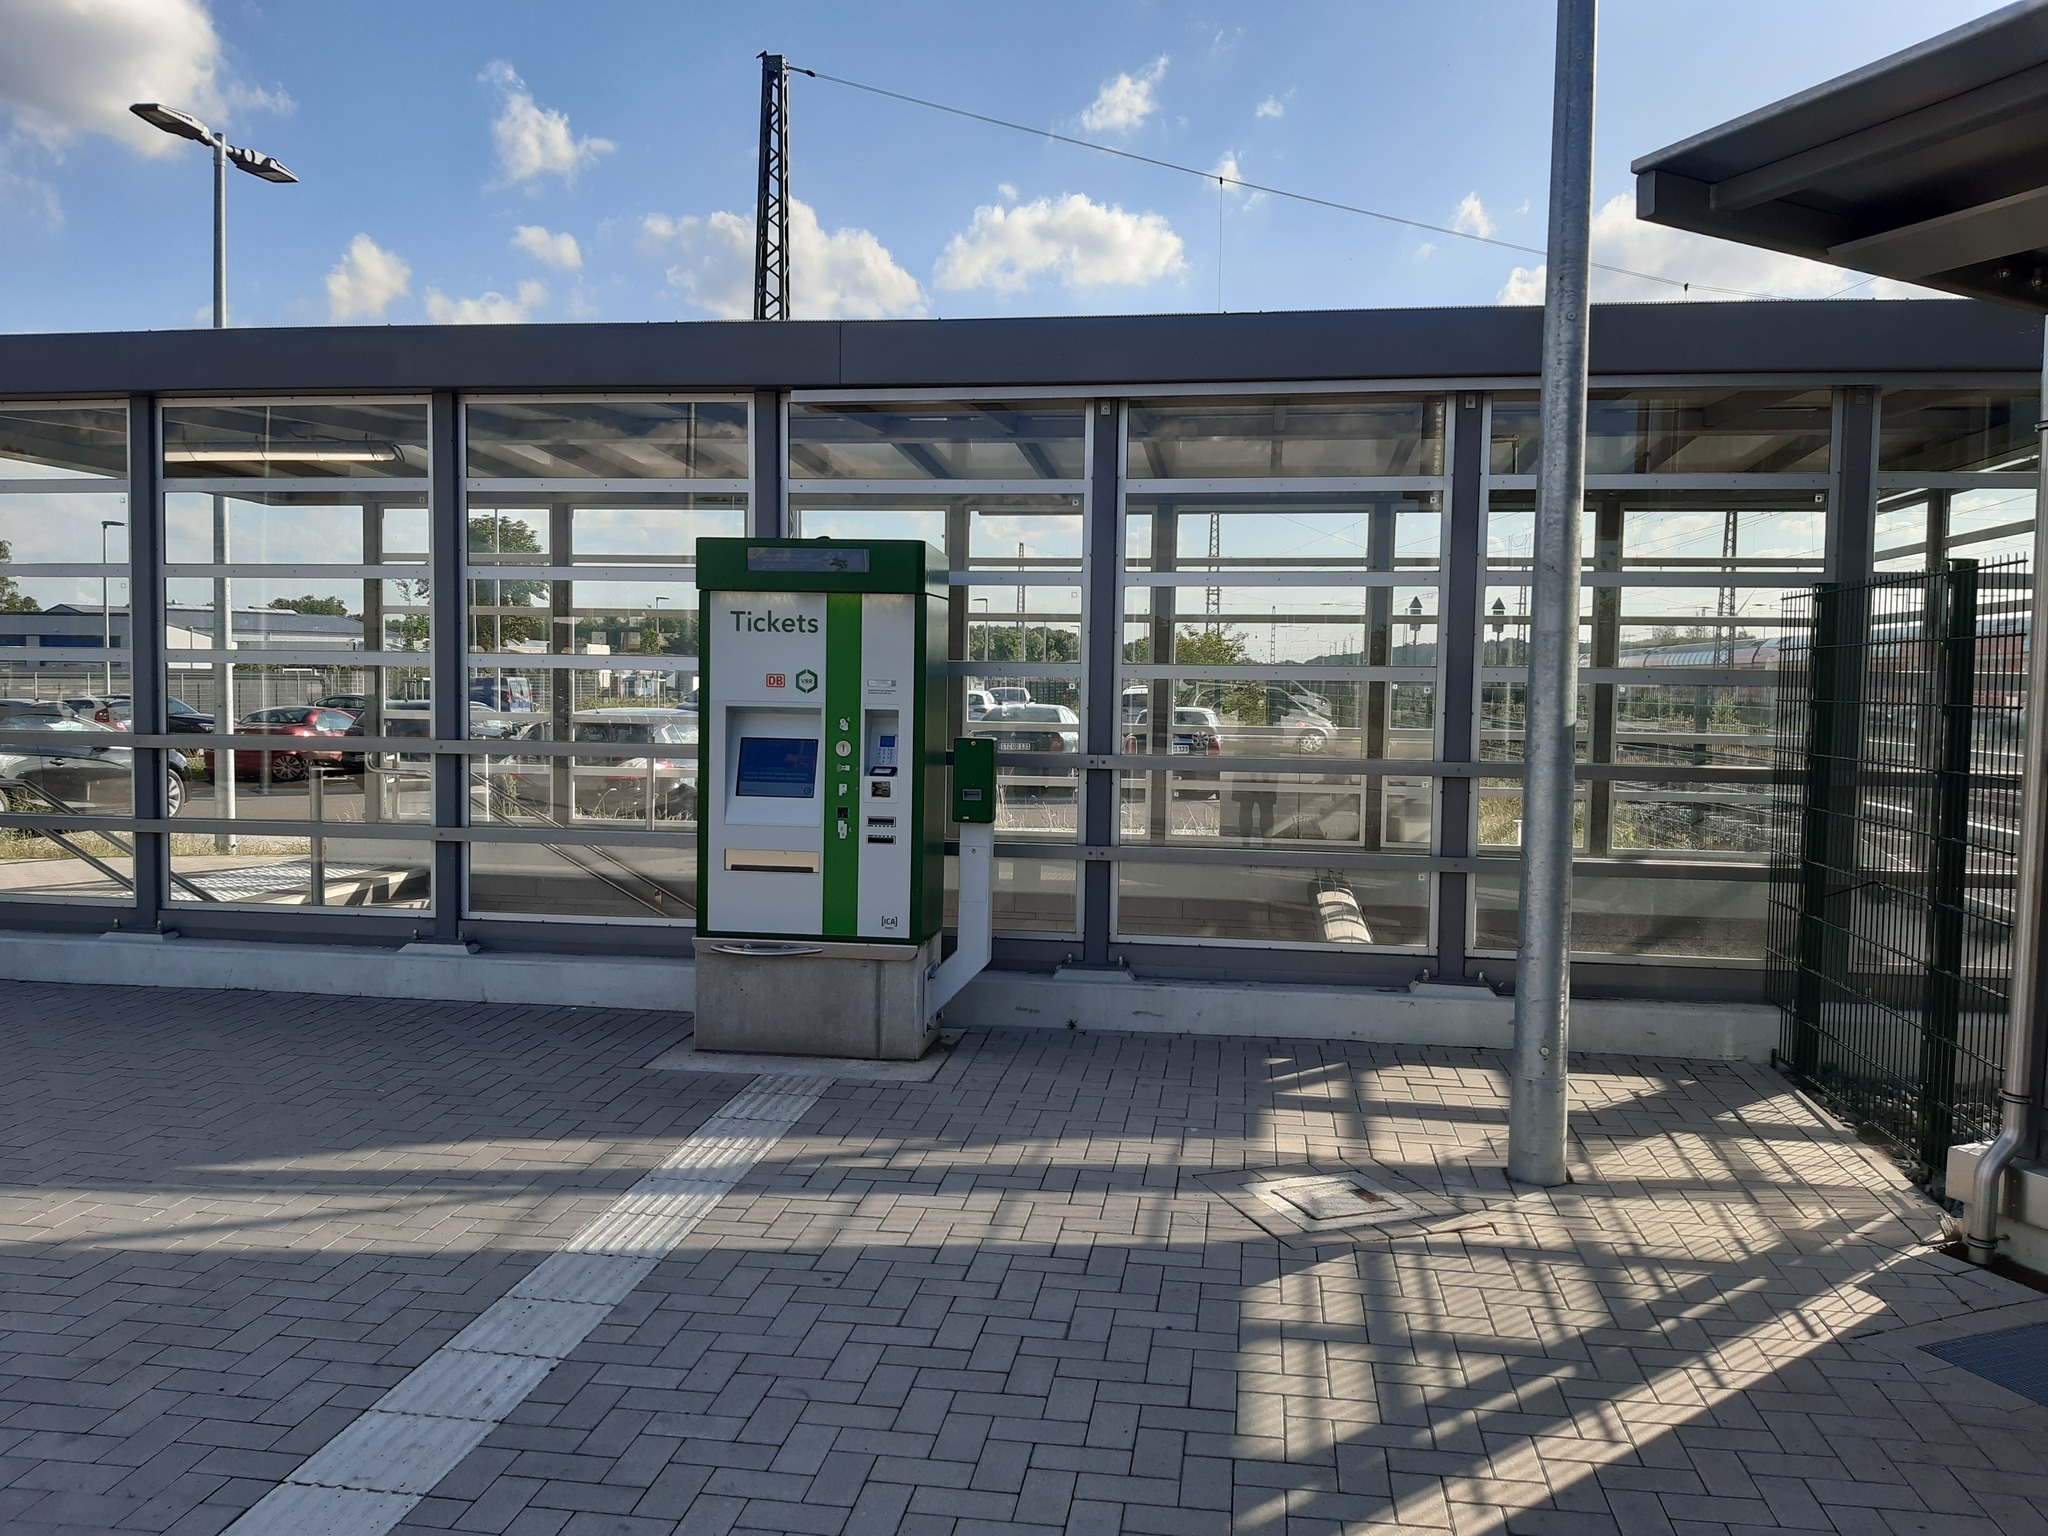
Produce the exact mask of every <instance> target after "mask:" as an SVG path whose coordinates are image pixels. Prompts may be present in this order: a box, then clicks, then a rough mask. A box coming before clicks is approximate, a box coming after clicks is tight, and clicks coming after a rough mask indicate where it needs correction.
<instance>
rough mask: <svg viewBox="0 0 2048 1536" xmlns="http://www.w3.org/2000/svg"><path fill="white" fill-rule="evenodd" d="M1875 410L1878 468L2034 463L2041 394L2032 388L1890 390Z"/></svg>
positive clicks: (1976, 467)
mask: <svg viewBox="0 0 2048 1536" xmlns="http://www.w3.org/2000/svg"><path fill="white" fill-rule="evenodd" d="M1880 411H1881V415H1880V417H1879V421H1878V432H1877V467H1878V468H1879V469H1880V470H1901V471H1908V472H1911V471H1918V472H1921V473H1926V474H1931V473H1936V472H1947V473H1955V472H1956V471H1960V470H2031V469H2032V468H2033V467H2034V464H2035V462H2036V458H2037V455H2036V445H2035V440H2034V423H2035V421H2036V420H2038V419H2039V417H2040V414H2041V396H2040V394H2039V392H2037V391H2035V390H2032V389H2026V390H2018V389H1890V390H1886V391H1885V394H1884V400H1883V402H1882V405H1881V407H1880Z"/></svg>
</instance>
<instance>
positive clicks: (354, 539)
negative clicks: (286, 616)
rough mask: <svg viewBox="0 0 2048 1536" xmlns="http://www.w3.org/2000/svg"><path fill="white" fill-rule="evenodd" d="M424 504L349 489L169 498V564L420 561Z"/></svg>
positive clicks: (425, 548)
mask: <svg viewBox="0 0 2048 1536" xmlns="http://www.w3.org/2000/svg"><path fill="white" fill-rule="evenodd" d="M428 547H429V546H428V521H427V508H426V503H425V502H424V501H422V500H419V499H418V497H417V493H413V494H412V495H409V496H407V497H406V498H405V499H403V500H399V501H396V502H394V501H391V500H387V499H385V498H382V497H379V496H375V495H370V494H364V493H350V494H347V495H332V494H327V493H322V492H312V491H271V492H267V493H265V492H258V493H255V494H240V495H234V496H213V495H200V494H197V493H194V492H191V491H171V492H169V493H167V494H166V495H165V497H164V549H165V559H166V560H167V561H168V562H169V563H170V564H172V565H423V564H425V563H426V560H427V555H428Z"/></svg>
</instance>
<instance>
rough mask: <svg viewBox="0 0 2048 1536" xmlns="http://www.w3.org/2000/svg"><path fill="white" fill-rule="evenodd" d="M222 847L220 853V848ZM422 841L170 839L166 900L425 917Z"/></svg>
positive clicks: (425, 849)
mask: <svg viewBox="0 0 2048 1536" xmlns="http://www.w3.org/2000/svg"><path fill="white" fill-rule="evenodd" d="M223 843H225V844H226V846H225V847H223V846H222V844H223ZM432 848H433V845H432V844H431V843H426V842H400V841H387V840H385V839H382V838H379V839H375V840H372V839H368V838H353V839H351V838H342V837H314V838H305V837H270V836H265V835H263V834H262V833H261V832H260V831H257V832H252V833H250V834H246V835H242V836H238V837H234V838H228V839H221V840H216V839H215V838H213V837H210V836H198V837H188V836H179V835H175V834H174V835H173V836H172V838H171V900H172V901H173V902H176V903H179V904H192V905H202V904H211V903H226V904H231V905H234V906H266V907H336V908H344V907H345V908H348V909H350V910H355V911H360V910H363V909H366V908H379V907H383V908H397V909H410V910H413V911H420V910H424V909H425V908H426V907H427V905H428V888H429V884H430V880H431V876H430V870H431V865H432V860H431V852H432Z"/></svg>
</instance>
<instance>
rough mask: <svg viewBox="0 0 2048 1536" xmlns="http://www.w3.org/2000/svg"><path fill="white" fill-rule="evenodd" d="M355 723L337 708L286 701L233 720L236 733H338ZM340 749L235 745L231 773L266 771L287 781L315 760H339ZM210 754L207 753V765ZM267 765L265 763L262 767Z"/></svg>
mask: <svg viewBox="0 0 2048 1536" xmlns="http://www.w3.org/2000/svg"><path fill="white" fill-rule="evenodd" d="M355 723H356V717H355V716H354V715H351V714H348V713H347V712H346V711H343V710H339V709H320V708H318V707H316V706H314V705H311V704H288V705H285V706H284V707H282V708H280V709H259V710H257V711H256V713H255V714H253V715H251V716H249V718H248V719H246V720H240V721H237V722H236V723H235V734H236V735H237V736H305V737H321V736H341V735H344V734H346V733H347V731H348V728H349V727H350V726H352V725H354V724H355ZM341 757H342V754H341V750H340V748H339V746H337V747H336V748H335V749H334V750H332V751H328V750H326V749H324V748H313V747H294V748H292V749H290V750H279V751H275V752H272V751H269V750H268V749H265V748H251V747H242V748H238V749H237V750H236V752H235V776H236V777H237V778H240V777H241V776H243V775H244V774H263V773H266V772H267V773H268V774H269V776H270V778H271V779H272V780H273V781H274V782H277V783H280V784H290V783H293V782H295V781H297V780H299V779H303V778H304V777H305V776H306V771H307V765H308V764H309V763H311V762H312V761H313V760H315V759H319V760H320V761H323V762H335V763H338V762H340V761H341ZM212 760H213V754H212V753H208V754H207V761H208V763H209V765H210V764H211V763H212ZM266 765H267V766H266Z"/></svg>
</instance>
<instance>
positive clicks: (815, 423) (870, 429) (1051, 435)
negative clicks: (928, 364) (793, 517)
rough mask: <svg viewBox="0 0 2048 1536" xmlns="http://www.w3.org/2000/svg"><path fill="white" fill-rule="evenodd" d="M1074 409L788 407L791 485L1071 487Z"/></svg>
mask: <svg viewBox="0 0 2048 1536" xmlns="http://www.w3.org/2000/svg"><path fill="white" fill-rule="evenodd" d="M1087 427H1088V415H1087V410H1086V408H1085V406H1083V405H1082V404H1081V403H1080V402H1078V401H1068V400H1031V401H1019V402H1011V403H1005V402H1002V401H994V400H983V401H976V402H974V403H972V404H968V403H950V402H935V403H933V404H929V405H852V404H849V405H791V406H790V408H789V474H790V478H791V479H793V480H1079V479H1080V478H1081V477H1082V476H1083V475H1084V474H1086V472H1087V468H1086V466H1087V457H1086V455H1087Z"/></svg>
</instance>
